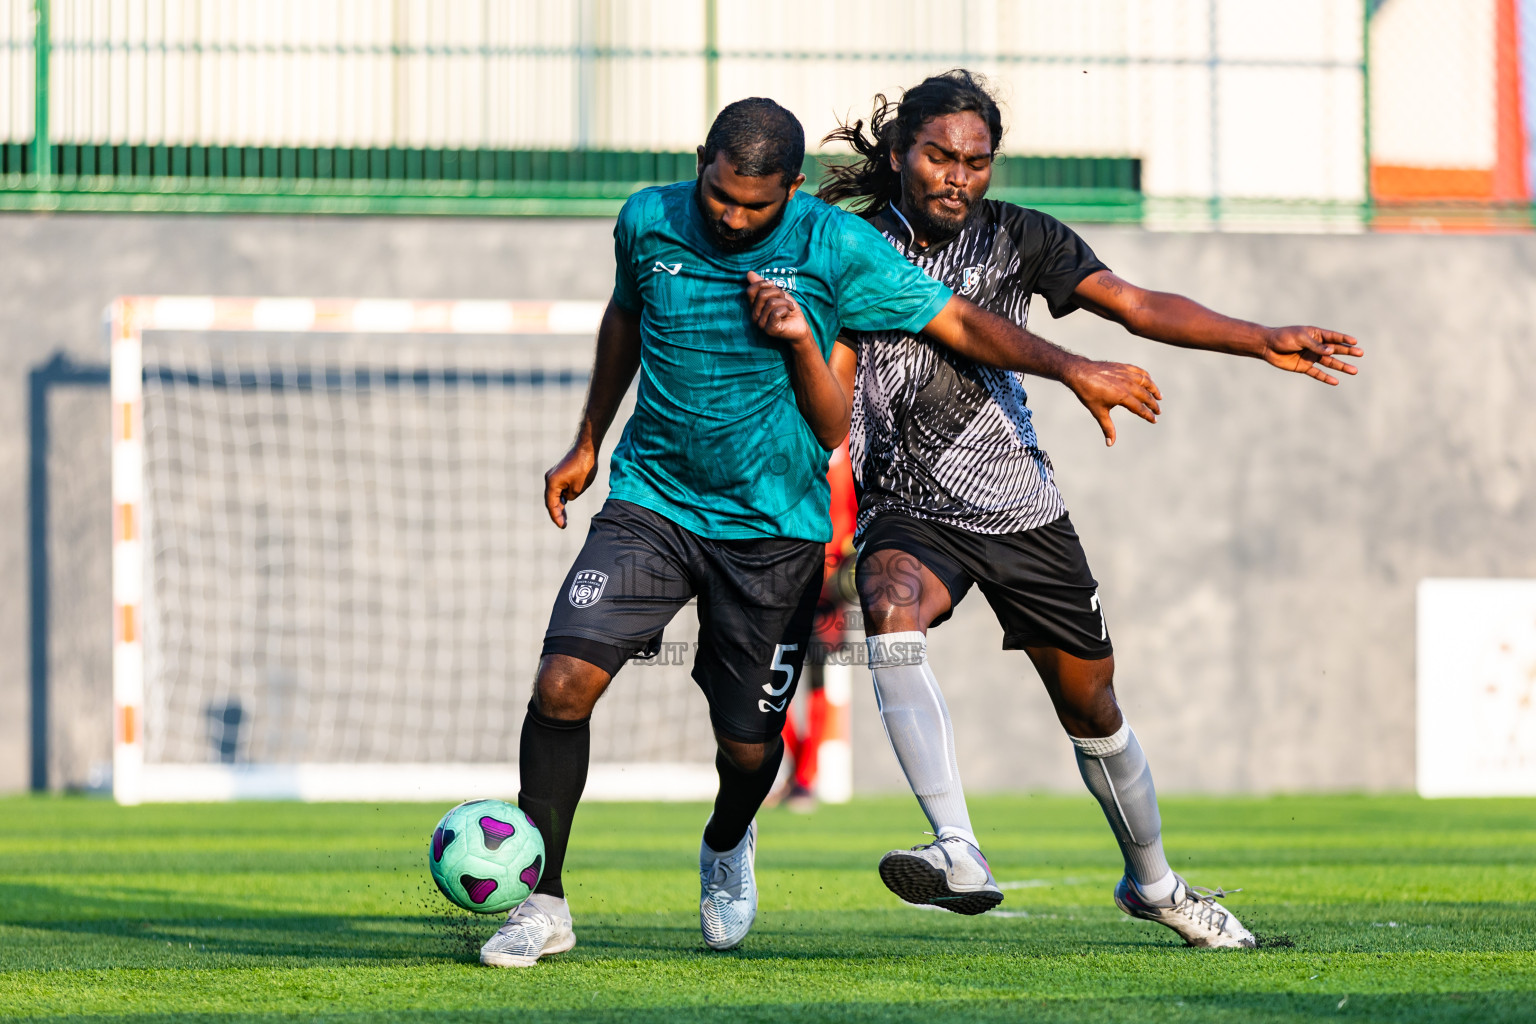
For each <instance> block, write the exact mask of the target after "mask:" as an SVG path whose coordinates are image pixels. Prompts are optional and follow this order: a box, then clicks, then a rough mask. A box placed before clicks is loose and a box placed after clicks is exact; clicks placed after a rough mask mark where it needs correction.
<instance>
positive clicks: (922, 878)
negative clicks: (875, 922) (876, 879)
mask: <svg viewBox="0 0 1536 1024" xmlns="http://www.w3.org/2000/svg"><path fill="white" fill-rule="evenodd" d="M880 880H881V881H882V882H884V883H885V887H886V888H887V889H889V890H891V892H893V893H895V894H896V895H897V896H900V897H901V898H902V899H904V900H906V901H907V902H908V903H916V904H919V905H923V906H934V907H943V908H944V909H945V910H952V911H954V912H955V913H957V914H985V913H986V912H987V911H989V910H991V909H992V908H993V907H995V906H997V905H998V904H999V903H1001V902H1003V891H1002V890H1001V889H999V888H998V887H997V879H995V878H993V877H992V867H991V865H989V864H988V863H987V858H986V857H983V856H982V854H981V851H980V850H978V849H977V848H976V847H974V846H972V845H971V844H970V843H968V842H966V841H965V840H964V839H962V838H960V837H959V836H955V835H949V836H944V837H943V838H941V839H938V840H936V841H934V842H931V843H928V844H926V845H924V846H914V847H912V849H910V850H892V851H891V852H890V853H888V854H886V855H885V856H884V857H881V858H880Z"/></svg>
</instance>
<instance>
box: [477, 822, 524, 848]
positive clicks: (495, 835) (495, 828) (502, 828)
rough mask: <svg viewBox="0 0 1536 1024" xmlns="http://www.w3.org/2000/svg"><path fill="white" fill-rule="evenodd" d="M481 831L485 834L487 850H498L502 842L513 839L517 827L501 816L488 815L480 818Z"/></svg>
mask: <svg viewBox="0 0 1536 1024" xmlns="http://www.w3.org/2000/svg"><path fill="white" fill-rule="evenodd" d="M480 832H481V833H482V834H483V835H484V836H485V848H486V849H487V850H498V849H500V848H501V844H502V843H504V842H506V841H507V840H508V839H511V838H512V837H513V836H514V835H515V834H516V833H517V829H515V828H513V827H512V825H511V824H510V823H508V822H505V821H502V820H500V819H499V818H492V817H489V816H486V817H483V818H481V819H480Z"/></svg>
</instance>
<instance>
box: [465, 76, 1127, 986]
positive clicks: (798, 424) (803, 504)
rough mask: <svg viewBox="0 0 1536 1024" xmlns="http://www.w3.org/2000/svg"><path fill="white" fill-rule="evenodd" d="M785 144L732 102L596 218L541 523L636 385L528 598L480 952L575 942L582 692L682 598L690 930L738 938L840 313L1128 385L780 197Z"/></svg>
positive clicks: (792, 633) (802, 203) (1110, 386)
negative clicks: (618, 432)
mask: <svg viewBox="0 0 1536 1024" xmlns="http://www.w3.org/2000/svg"><path fill="white" fill-rule="evenodd" d="M804 155H805V132H804V130H803V129H802V128H801V126H800V122H799V121H798V120H797V119H796V118H795V116H794V115H793V114H791V113H790V112H789V111H787V110H785V109H784V108H783V107H781V106H779V105H778V104H777V103H775V102H773V101H772V100H768V99H761V98H753V99H745V100H738V101H736V102H735V103H732V104H730V105H729V106H727V107H726V108H725V109H724V110H722V111H721V112H720V114H719V116H718V117H716V118H715V123H714V125H713V126H712V127H711V128H710V130H709V135H708V137H707V138H706V139H705V142H704V145H703V146H700V147H699V165H698V166H699V176H698V180H697V181H696V182H684V183H682V184H678V185H668V186H665V187H662V188H652V189H646V190H645V191H643V192H641V193H639V194H638V195H636V196H634V197H633V198H632V199H631V200H630V201H629V202H628V203H627V204H626V205H625V207H624V210H623V212H622V214H621V215H620V216H619V221H618V226H617V228H616V230H615V232H614V235H615V239H616V243H617V253H618V274H617V278H618V281H617V286H616V287H615V288H614V293H613V298H612V299H611V300H610V301H609V303H608V308H607V309H606V310H605V311H604V312H603V321H602V324H601V326H599V328H598V332H597V351H596V354H595V358H594V360H593V367H592V377H591V380H590V382H589V383H588V388H587V403H586V407H585V408H584V409H583V410H582V415H581V420H580V422H579V423H578V424H577V430H576V438H575V441H574V442H573V444H572V445H571V449H570V451H568V452H567V453H566V455H565V456H564V458H562V459H561V460H560V461H559V462H558V463H556V464H555V466H554V467H553V468H551V469H550V470H549V472H548V473H546V474H545V475H544V503H545V507H546V508H547V509H548V510H549V516H550V519H551V520H552V521H553V522H554V523H555V525H556V526H559V527H562V528H563V527H565V525H566V523H567V515H566V503H567V502H568V501H571V500H572V499H574V498H576V497H578V496H580V495H581V494H582V493H583V492H584V491H586V490H587V488H589V487H590V486H591V485H592V482H593V480H594V479H595V478H596V476H597V465H598V461H597V460H598V453H599V452H600V451H601V450H602V445H603V439H604V437H605V436H606V434H607V431H608V428H609V427H610V426H611V425H612V424H613V422H614V419H615V417H616V416H617V414H618V411H619V408H620V406H621V405H622V404H623V401H624V396H625V394H626V393H627V391H628V389H629V386H630V384H631V382H633V381H634V380H635V378H636V377H637V376H638V377H639V400H638V402H637V404H636V407H635V411H634V413H633V414H632V416H631V417H630V420H629V423H628V424H627V425H626V427H625V430H624V436H623V439H622V440H621V441H620V442H619V444H618V446H617V449H616V450H615V453H614V456H613V472H612V474H611V478H610V491H609V495H608V500H607V501H606V502H605V503H604V504H603V507H602V508H601V509H599V510H598V512H597V514H596V515H594V516H593V517H592V521H591V523H590V525H589V526H588V528H587V538H586V541H585V542H584V543H583V544H582V547H581V551H580V552H579V553H578V554H577V555H576V558H575V560H574V561H573V562H572V563H571V567H570V570H569V572H568V573H567V574H566V578H565V582H564V584H563V585H562V586H561V588H560V590H559V592H558V593H556V594H555V595H553V596H554V601H553V603H552V604H553V606H552V607H551V609H550V614H549V626H548V627H547V628H546V629H545V631H544V645H543V648H542V650H541V651H540V655H539V670H538V675H537V677H536V679H535V681H534V687H533V699H532V700H531V701H530V702H529V704H528V713H527V715H526V716H524V718H523V727H522V736H521V741H520V743H519V747H518V755H517V756H518V771H519V783H520V787H521V788H520V790H519V792H518V795H517V805H518V807H519V808H520V809H521V810H522V811H523V813H524V814H526V815H527V816H528V818H529V820H531V821H532V822H533V823H534V825H536V826H537V827H538V830H539V833H540V834H541V835H542V836H543V839H544V852H545V860H544V863H543V864H542V865H541V867H540V871H539V878H538V882H537V884H536V885H534V886H533V894H532V895H531V896H529V897H528V899H527V901H526V902H524V903H522V904H521V905H519V906H518V907H516V908H515V909H513V910H512V912H511V913H510V914H509V915H508V917H507V923H506V924H505V925H503V926H502V927H501V928H500V929H498V930H497V932H496V934H495V935H493V936H491V938H490V939H489V940H487V942H486V944H485V945H484V946H483V947H482V948H481V950H480V962H481V963H484V964H487V965H491V966H495V967H531V966H533V965H534V964H536V963H537V962H538V961H539V960H540V959H541V958H543V957H546V956H553V955H555V954H558V953H562V952H564V951H566V950H568V949H570V948H571V947H572V946H574V945H575V944H576V933H575V928H574V926H573V924H572V921H571V908H570V905H569V904H568V903H567V902H566V899H565V883H564V866H565V854H566V850H567V848H568V846H569V844H570V840H571V826H572V821H573V819H574V816H575V814H576V808H577V805H578V804H579V803H580V801H581V795H582V791H583V789H584V788H585V786H586V778H587V768H588V762H589V761H590V758H591V716H592V713H593V709H594V708H595V707H596V706H597V703H598V699H599V698H600V697H601V696H602V695H603V692H604V691H605V690H606V689H607V688H608V684H609V683H610V682H612V681H613V679H614V677H615V675H617V674H618V673H619V672H620V671H621V670H622V669H623V667H624V666H625V665H626V664H627V663H628V662H630V661H631V660H634V659H637V658H638V659H644V658H648V657H650V656H653V655H655V654H656V653H658V650H659V645H660V643H661V640H662V631H663V630H664V629H666V628H667V626H668V625H669V624H670V623H671V621H672V619H673V617H674V616H675V615H677V614H678V613H679V612H680V611H682V610H683V609H684V608H686V607H689V606H690V605H691V606H692V607H693V608H694V610H695V613H696V614H697V616H698V623H699V626H698V642H697V644H695V645H694V662H693V679H694V682H695V683H697V684H698V686H699V689H700V690H702V691H703V693H704V698H705V700H706V702H707V703H708V706H709V724H710V729H711V731H712V732H713V734H714V740H715V750H716V756H715V773H716V775H717V776H718V777H719V780H720V788H719V790H718V792H717V794H716V796H715V801H714V807H713V809H712V811H711V813H710V817H709V820H708V822H707V823H705V825H704V834H703V836H702V837H701V840H700V843H699V930H700V933H701V934H702V936H703V939H704V944H705V945H706V946H708V947H709V948H710V949H717V950H720V949H731V948H733V947H735V946H736V945H738V944H740V943H741V942H742V941H743V940H744V939H746V937H747V933H748V932H749V931H750V929H751V927H752V923H753V921H754V920H756V917H757V880H756V868H755V859H754V858H755V855H756V849H757V823H756V821H755V820H754V818H755V815H756V814H757V810H758V808H759V807H760V806H761V805H762V802H763V799H764V797H766V796H767V795H768V791H769V790H770V789H771V788H772V786H773V781H774V778H775V776H776V775H777V773H778V770H779V764H780V762H781V761H782V760H783V756H784V744H783V743H782V742H781V740H780V734H781V733H782V732H783V729H784V717H785V712H786V711H787V709H788V707H789V704H790V702H791V701H792V700H794V697H795V686H796V684H797V683H798V682H799V680H800V673H801V669H802V668H803V667H804V665H805V660H806V655H807V653H808V648H809V647H810V641H811V626H812V622H813V620H814V618H815V614H816V605H817V601H818V599H819V597H820V596H821V583H822V573H823V569H824V566H825V556H826V549H825V546H824V542H825V541H826V539H827V538H828V537H829V536H830V535H831V529H830V522H829V515H828V505H829V502H830V495H829V493H828V487H827V483H826V467H827V458H828V452H830V451H832V450H833V449H835V448H837V447H838V445H840V444H841V443H842V441H843V439H844V438H845V437H847V436H848V425H849V421H850V417H851V415H852V407H851V396H852V393H853V386H854V385H853V375H852V373H851V372H850V371H849V369H848V366H847V364H848V360H847V359H846V358H845V357H840V355H839V354H834V353H833V342H834V341H835V340H836V339H837V337H838V332H839V330H840V329H842V328H843V327H848V328H851V329H854V330H861V331H874V330H897V331H912V332H921V334H922V336H923V337H925V338H931V339H933V340H934V341H935V342H936V343H938V344H940V345H944V346H946V347H947V348H948V349H950V350H951V351H953V352H955V353H956V354H958V355H963V356H967V357H969V358H972V359H978V360H982V361H985V362H989V363H992V364H994V365H1002V366H1005V367H1007V368H1009V369H1017V370H1021V371H1027V372H1030V373H1035V374H1040V375H1042V376H1045V377H1048V378H1050V379H1053V380H1061V381H1063V383H1067V384H1068V386H1070V387H1072V388H1073V390H1074V391H1075V392H1076V393H1077V395H1078V397H1079V398H1080V399H1082V401H1083V403H1084V404H1085V405H1087V406H1088V408H1089V410H1090V411H1092V412H1093V413H1094V415H1096V416H1099V417H1100V418H1101V420H1102V421H1104V422H1107V421H1108V417H1109V409H1110V408H1111V407H1112V406H1115V405H1126V404H1129V403H1130V402H1132V401H1133V400H1135V399H1134V388H1132V387H1130V385H1129V384H1128V383H1127V380H1126V374H1125V373H1124V372H1122V371H1121V370H1120V369H1117V368H1115V367H1114V366H1112V365H1110V364H1089V363H1088V361H1087V360H1080V359H1077V358H1076V357H1073V356H1071V355H1070V354H1068V353H1065V352H1063V351H1061V350H1060V349H1058V348H1056V347H1054V346H1052V345H1050V344H1049V343H1048V342H1045V341H1043V340H1042V339H1039V338H1036V337H1034V336H1033V335H1031V334H1029V332H1028V331H1025V330H1022V329H1021V328H1019V327H1017V326H1015V325H1013V324H1010V323H1009V322H1008V321H1006V320H1003V319H1002V318H1001V317H998V316H995V315H993V314H991V313H988V312H986V311H985V310H982V309H979V308H978V307H976V306H974V305H972V304H971V303H969V302H967V301H965V300H964V299H961V298H958V297H955V296H953V295H951V294H950V291H949V289H948V288H947V287H945V286H944V285H943V284H941V283H940V282H938V281H936V280H934V279H932V278H930V277H929V276H928V275H927V274H925V273H923V271H922V270H920V269H918V268H917V267H915V266H913V265H912V264H911V263H909V262H908V261H907V260H906V259H904V258H903V257H902V256H901V255H900V254H899V253H898V252H896V250H895V249H893V248H891V246H889V245H888V244H887V243H886V242H885V240H884V238H882V237H881V236H880V234H879V233H878V232H876V231H875V229H874V228H872V227H870V226H869V225H867V224H865V223H863V222H862V221H860V220H858V219H856V218H854V217H853V216H852V215H850V214H846V213H843V212H842V211H840V210H838V209H836V208H834V207H831V206H828V205H826V204H825V203H822V202H820V201H819V200H815V199H811V198H809V197H806V196H802V195H800V194H799V191H798V190H799V188H800V186H801V184H803V183H804V181H805V176H804V175H803V174H801V173H800V166H801V162H802V160H803V159H804ZM847 351H848V350H847V348H846V346H843V347H840V348H839V350H838V352H839V353H842V352H847ZM834 365H838V366H842V367H843V369H842V370H837V369H835V368H834ZM1138 373H1139V371H1138Z"/></svg>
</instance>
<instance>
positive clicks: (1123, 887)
mask: <svg viewBox="0 0 1536 1024" xmlns="http://www.w3.org/2000/svg"><path fill="white" fill-rule="evenodd" d="M1173 877H1174V878H1175V879H1177V880H1178V884H1177V885H1176V886H1175V888H1174V890H1173V902H1172V904H1171V905H1169V906H1166V907H1165V906H1159V905H1157V904H1155V903H1149V902H1147V901H1146V900H1145V899H1143V898H1142V895H1141V892H1140V891H1139V890H1138V889H1137V888H1136V885H1135V883H1133V882H1132V881H1131V880H1130V878H1129V877H1125V878H1121V879H1120V884H1119V885H1117V886H1115V905H1116V906H1118V907H1119V908H1120V909H1121V910H1123V911H1125V912H1126V913H1127V914H1129V915H1131V916H1132V917H1138V918H1140V919H1141V920H1143V921H1156V922H1157V923H1158V924H1160V925H1165V926H1166V927H1169V928H1172V929H1173V930H1174V931H1175V932H1177V933H1178V935H1179V937H1180V938H1182V939H1183V940H1184V941H1185V942H1187V943H1189V944H1190V945H1191V946H1199V947H1202V948H1205V949H1253V948H1254V947H1255V946H1257V945H1258V941H1257V940H1256V939H1255V938H1254V937H1253V933H1252V932H1250V931H1249V930H1248V929H1247V928H1244V927H1243V923H1242V922H1241V921H1239V920H1238V919H1237V915H1235V914H1233V913H1232V911H1230V910H1228V909H1227V908H1226V907H1224V906H1222V905H1221V904H1220V903H1217V902H1216V897H1218V896H1227V895H1229V893H1228V892H1227V891H1226V890H1224V889H1202V888H1200V887H1199V886H1194V885H1190V884H1189V883H1188V882H1186V881H1184V879H1183V878H1182V877H1180V876H1179V875H1174V876H1173ZM1239 891H1241V890H1236V889H1234V890H1233V892H1239Z"/></svg>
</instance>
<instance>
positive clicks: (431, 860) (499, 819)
mask: <svg viewBox="0 0 1536 1024" xmlns="http://www.w3.org/2000/svg"><path fill="white" fill-rule="evenodd" d="M428 866H429V867H430V868H431V869H432V881H434V882H436V883H437V887H438V888H439V889H440V890H442V893H443V895H444V896H447V897H448V898H449V899H450V900H452V901H453V902H454V903H457V904H458V905H459V906H461V907H463V908H464V909H465V910H473V911H474V912H475V913H477V914H499V913H502V912H503V911H507V910H511V909H512V908H513V907H515V906H517V905H518V904H519V903H521V902H523V900H525V899H527V898H528V896H529V895H530V894H531V893H532V892H533V887H534V886H536V885H538V884H539V874H540V873H541V872H542V871H543V870H544V837H543V836H541V835H539V830H538V829H537V828H536V827H535V826H534V824H533V822H531V821H529V820H528V817H527V815H525V814H523V812H522V811H520V810H518V809H517V808H516V807H514V806H512V805H511V804H509V803H507V802H506V801H505V800H470V801H467V802H465V803H462V804H459V806H457V807H455V808H454V809H453V810H451V811H449V812H448V813H447V814H445V815H443V820H442V821H440V822H438V823H437V828H435V829H433V830H432V849H431V853H430V855H429V857H428Z"/></svg>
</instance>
